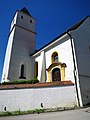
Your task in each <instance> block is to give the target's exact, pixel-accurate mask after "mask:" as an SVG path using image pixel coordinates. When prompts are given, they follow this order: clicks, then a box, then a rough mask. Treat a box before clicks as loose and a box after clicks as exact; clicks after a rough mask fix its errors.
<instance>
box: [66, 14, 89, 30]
mask: <svg viewBox="0 0 90 120" xmlns="http://www.w3.org/2000/svg"><path fill="white" fill-rule="evenodd" d="M88 17H90V16H89V15H88V16H86V17H85V18H84V19H82V20H80V21H79V22H78V23H76V24H75V25H73V26H72V27H71V28H69V29H68V30H67V32H69V31H72V30H75V29H77V28H78V27H79V26H80V25H81V24H82V23H83V22H84V21H85V20H86V19H87V18H88Z"/></svg>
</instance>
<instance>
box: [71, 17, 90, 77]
mask: <svg viewBox="0 0 90 120" xmlns="http://www.w3.org/2000/svg"><path fill="white" fill-rule="evenodd" d="M89 31H90V18H88V19H87V20H86V21H85V22H84V23H83V24H82V25H81V26H80V27H79V28H78V29H76V30H74V31H72V32H71V35H72V38H73V39H74V44H75V51H76V58H77V64H78V70H79V74H80V75H86V76H90V72H89V71H90V62H89V61H90V50H89V46H90V32H89Z"/></svg>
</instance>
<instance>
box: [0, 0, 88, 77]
mask: <svg viewBox="0 0 90 120" xmlns="http://www.w3.org/2000/svg"><path fill="white" fill-rule="evenodd" d="M24 5H25V6H26V8H27V9H28V11H29V12H30V14H31V15H32V16H33V17H34V18H36V19H37V23H36V32H37V37H36V49H39V48H40V47H42V46H44V45H45V44H46V43H48V42H49V41H51V40H53V39H54V38H56V37H57V36H59V35H60V34H61V33H63V32H65V31H66V30H67V29H68V28H70V27H71V26H73V25H74V24H76V23H77V22H79V21H80V20H81V19H83V18H85V17H86V16H87V15H90V0H0V14H1V15H0V16H1V17H0V77H1V71H2V66H3V59H4V54H5V48H6V44H7V40H8V34H9V30H10V22H11V20H12V18H13V15H14V14H15V12H16V10H21V9H22V8H23V7H24Z"/></svg>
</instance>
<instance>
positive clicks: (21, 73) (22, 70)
mask: <svg viewBox="0 0 90 120" xmlns="http://www.w3.org/2000/svg"><path fill="white" fill-rule="evenodd" d="M19 78H20V79H26V77H25V76H24V65H23V64H22V65H21V71H20V77H19Z"/></svg>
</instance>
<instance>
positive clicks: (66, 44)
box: [46, 38, 74, 82]
mask: <svg viewBox="0 0 90 120" xmlns="http://www.w3.org/2000/svg"><path fill="white" fill-rule="evenodd" d="M53 52H57V53H58V56H59V62H61V63H65V64H66V66H67V67H66V68H65V80H71V81H72V82H74V76H73V70H74V66H73V57H72V49H71V42H70V39H68V38H67V39H66V38H65V39H62V40H61V41H59V42H58V43H57V44H56V45H55V46H52V48H50V49H49V50H48V49H47V51H46V69H47V68H48V67H49V66H50V65H51V56H52V54H53Z"/></svg>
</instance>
